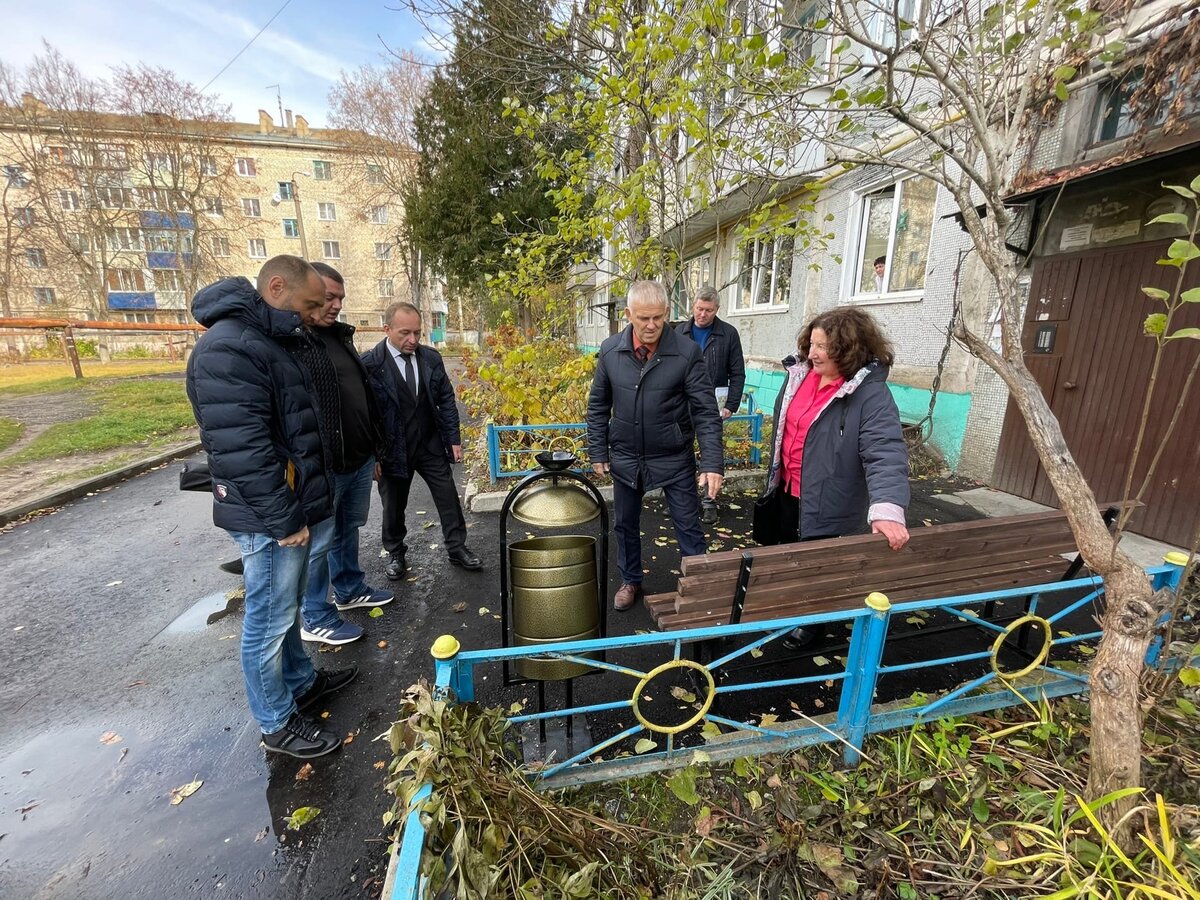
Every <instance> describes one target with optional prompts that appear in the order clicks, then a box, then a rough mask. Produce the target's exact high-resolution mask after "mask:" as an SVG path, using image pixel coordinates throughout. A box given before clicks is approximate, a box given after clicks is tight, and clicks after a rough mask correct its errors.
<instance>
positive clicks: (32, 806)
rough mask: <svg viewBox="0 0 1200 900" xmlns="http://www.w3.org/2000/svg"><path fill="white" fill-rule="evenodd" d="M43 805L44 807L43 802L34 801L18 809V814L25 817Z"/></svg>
mask: <svg viewBox="0 0 1200 900" xmlns="http://www.w3.org/2000/svg"><path fill="white" fill-rule="evenodd" d="M41 805H42V801H41V800H34V801H33V802H32V803H28V804H26V805H25V806H19V807H17V812H19V813H20V814H21V815H22V816H24V815H25V813H27V812H29V811H30V810H32V809H36V808H37V807H39V806H41Z"/></svg>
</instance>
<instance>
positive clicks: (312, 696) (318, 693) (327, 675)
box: [296, 666, 358, 712]
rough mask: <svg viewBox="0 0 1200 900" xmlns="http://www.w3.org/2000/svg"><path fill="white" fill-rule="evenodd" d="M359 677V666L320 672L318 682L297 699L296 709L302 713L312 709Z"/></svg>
mask: <svg viewBox="0 0 1200 900" xmlns="http://www.w3.org/2000/svg"><path fill="white" fill-rule="evenodd" d="M357 677H358V666H351V667H350V668H348V669H322V670H318V672H317V680H316V681H314V682H313V683H312V687H310V688H309V689H308V690H307V691H305V692H304V693H303V694H301V695H300V696H299V697H297V698H296V709H298V710H299V711H300V712H304V711H305V710H308V709H311V708H312V707H314V706H315V705H316V703H317V701H318V700H320V699H322V698H323V697H328V696H329V695H330V694H332V693H333V692H334V691H340V690H341V689H342V688H344V687H345V686H346V685H348V684H349V683H350V682H352V681H353V680H354V679H355V678H357Z"/></svg>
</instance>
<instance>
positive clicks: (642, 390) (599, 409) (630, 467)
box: [587, 281, 725, 610]
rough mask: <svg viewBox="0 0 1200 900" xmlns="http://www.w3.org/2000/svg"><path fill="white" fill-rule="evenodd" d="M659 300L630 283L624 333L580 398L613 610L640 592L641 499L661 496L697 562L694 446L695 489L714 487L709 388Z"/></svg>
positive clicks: (718, 453)
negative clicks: (603, 511) (602, 501)
mask: <svg viewBox="0 0 1200 900" xmlns="http://www.w3.org/2000/svg"><path fill="white" fill-rule="evenodd" d="M668 310H669V305H668V303H667V292H666V290H665V289H664V288H663V286H662V285H661V284H659V283H658V282H656V281H639V282H636V283H635V284H634V285H633V286H632V287H631V288H630V289H629V295H628V298H627V299H626V306H625V316H626V318H627V319H628V320H629V325H628V326H627V327H626V328H625V329H624V330H623V331H622V332H621V333H620V334H615V335H613V336H612V337H610V338H608V339H607V340H605V341H604V343H603V344H601V345H600V353H599V356H598V358H597V360H596V373H595V376H594V377H593V380H592V391H591V394H590V395H589V396H588V412H587V426H588V456H589V457H590V458H591V462H592V469H593V470H594V471H595V472H596V474H598V475H603V474H611V475H612V480H613V520H614V525H613V530H614V531H615V532H616V537H617V567H618V568H619V569H620V570H621V582H622V583H621V587H620V588H619V589H618V590H617V592H616V596H615V597H614V598H613V607H614V608H615V609H618V610H625V609H629V608H630V607H631V606H633V605H634V604H635V603H636V602H637V600H638V597H639V596H641V593H642V574H643V573H642V544H641V528H640V526H641V514H642V497H643V496H644V495H645V493H646V491H649V490H652V489H654V488H662V491H663V496H664V497H665V498H666V501H667V505H668V507H669V508H670V510H671V520H672V521H673V522H674V523H675V536H676V538H677V540H678V541H679V550H680V552H681V553H682V555H684V556H698V555H700V554H702V553H704V548H705V544H704V532H702V531H701V530H700V521H699V514H700V504H699V500H698V498H697V496H696V491H695V488H694V485H695V484H696V457H695V454H694V452H693V450H692V447H693V444H694V442H695V441H696V440H697V439H699V442H700V484H701V485H703V486H704V488H705V489H706V493H707V495H708V497H709V498H710V499H712V498H715V497H716V496H717V492H718V491H720V490H721V484H722V482H723V481H724V471H725V468H724V461H723V451H722V446H721V417H720V414H719V413H718V412H717V407H716V404H715V403H714V402H713V386H712V380H711V379H710V378H709V377H708V370H707V369H706V367H705V364H704V356H703V354H702V353H701V351H700V348H699V347H698V346H697V345H696V342H695V341H691V340H687V339H686V338H684V337H682V336H681V335H679V334H676V333H675V332H674V331H673V330H671V329H670V328H668V327H667V315H668Z"/></svg>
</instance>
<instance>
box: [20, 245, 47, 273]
mask: <svg viewBox="0 0 1200 900" xmlns="http://www.w3.org/2000/svg"><path fill="white" fill-rule="evenodd" d="M25 265H26V266H28V267H29V268H30V269H48V268H50V263H49V262H48V261H47V260H46V249H45V248H44V247H26V248H25Z"/></svg>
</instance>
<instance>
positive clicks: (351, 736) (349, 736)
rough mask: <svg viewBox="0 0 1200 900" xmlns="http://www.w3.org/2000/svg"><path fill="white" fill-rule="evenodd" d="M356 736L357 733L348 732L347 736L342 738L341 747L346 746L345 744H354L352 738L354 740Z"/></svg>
mask: <svg viewBox="0 0 1200 900" xmlns="http://www.w3.org/2000/svg"><path fill="white" fill-rule="evenodd" d="M357 735H358V732H357V731H351V732H350V733H349V734H347V735H346V736H345V737H344V738H342V745H343V746H344V745H346V744H352V743H354V738H355V737H356V736H357Z"/></svg>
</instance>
